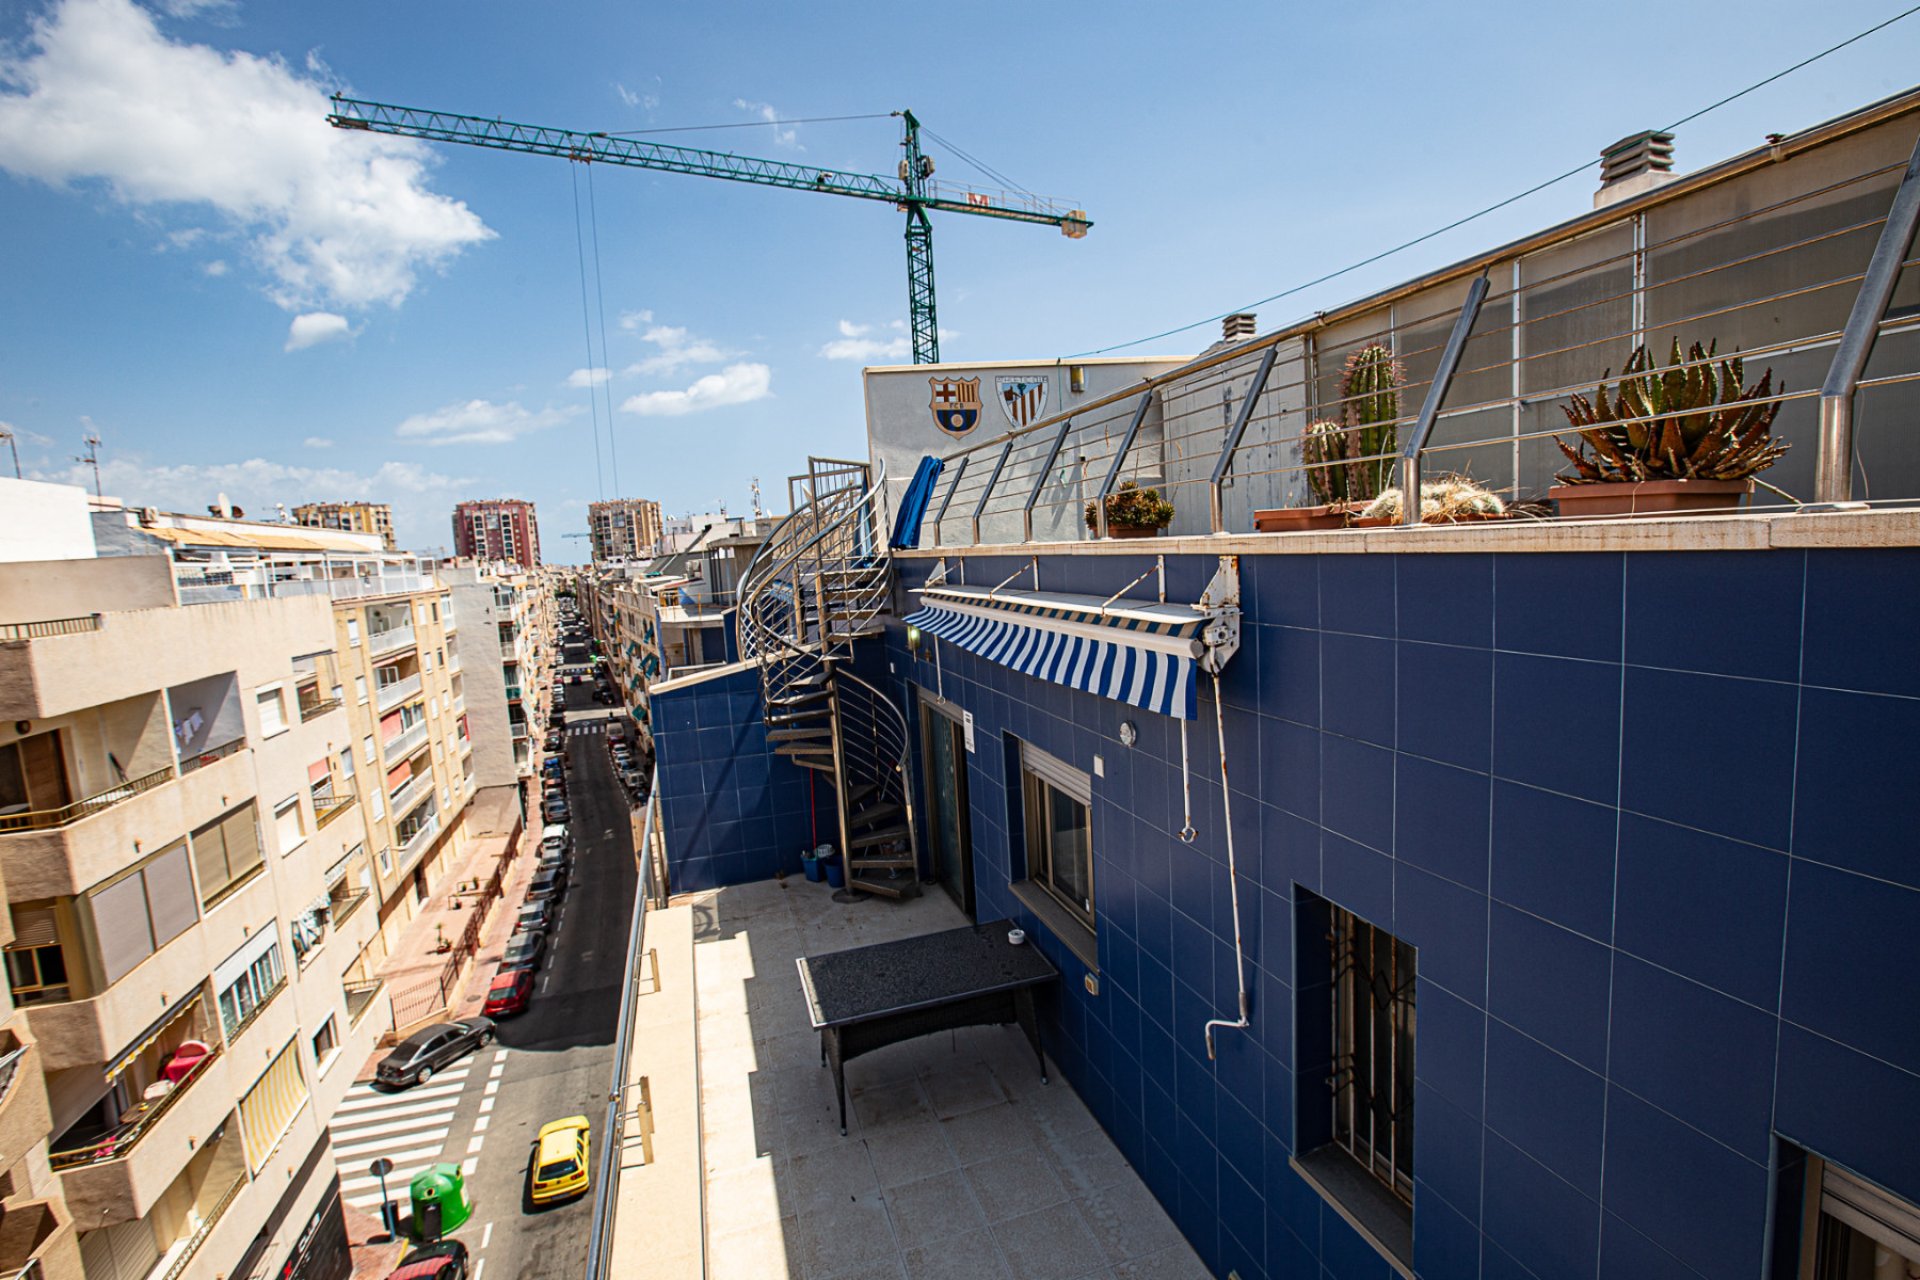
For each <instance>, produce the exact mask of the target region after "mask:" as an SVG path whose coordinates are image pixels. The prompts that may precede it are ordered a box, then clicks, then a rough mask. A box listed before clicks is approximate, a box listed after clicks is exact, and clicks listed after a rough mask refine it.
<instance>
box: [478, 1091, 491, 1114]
mask: <svg viewBox="0 0 1920 1280" xmlns="http://www.w3.org/2000/svg"><path fill="white" fill-rule="evenodd" d="M491 1110H493V1095H492V1094H488V1095H487V1096H486V1097H484V1098H482V1099H480V1114H481V1115H482V1116H485V1115H486V1114H487V1112H489V1111H491Z"/></svg>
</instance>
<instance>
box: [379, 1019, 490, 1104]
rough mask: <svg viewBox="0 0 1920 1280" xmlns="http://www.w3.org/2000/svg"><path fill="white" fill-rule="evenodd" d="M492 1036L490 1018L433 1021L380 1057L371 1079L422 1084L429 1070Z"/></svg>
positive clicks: (399, 1084) (404, 1084)
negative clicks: (430, 1024)
mask: <svg viewBox="0 0 1920 1280" xmlns="http://www.w3.org/2000/svg"><path fill="white" fill-rule="evenodd" d="M492 1039H493V1019H491V1018H462V1019H460V1020H459V1021H458V1022H436V1023H434V1024H433V1025H432V1026H430V1027H425V1028H423V1029H421V1030H419V1031H416V1032H414V1033H413V1034H412V1035H410V1036H408V1037H407V1038H406V1039H405V1040H402V1041H401V1042H400V1043H399V1044H397V1045H395V1046H393V1051H392V1052H391V1053H389V1054H387V1056H386V1057H384V1058H382V1059H380V1065H379V1067H378V1068H377V1069H376V1070H375V1071H374V1079H376V1080H377V1081H379V1082H380V1083H381V1084H387V1085H394V1086H396V1087H399V1088H405V1087H407V1086H409V1085H416V1084H425V1083H426V1082H427V1081H429V1080H431V1079H433V1073H434V1072H436V1071H438V1070H439V1069H440V1068H442V1067H444V1066H446V1065H447V1064H448V1063H451V1062H456V1061H458V1060H459V1059H461V1058H463V1057H465V1056H466V1055H467V1054H469V1053H472V1052H473V1051H474V1050H475V1049H478V1048H480V1047H481V1046H482V1045H485V1044H487V1043H488V1042H489V1041H491V1040H492Z"/></svg>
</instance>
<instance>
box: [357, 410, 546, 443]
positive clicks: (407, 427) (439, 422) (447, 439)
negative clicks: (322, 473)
mask: <svg viewBox="0 0 1920 1280" xmlns="http://www.w3.org/2000/svg"><path fill="white" fill-rule="evenodd" d="M578 412H579V409H578V408H565V409H540V410H537V411H536V410H531V409H526V408H522V407H521V405H520V402H519V401H518V400H509V401H507V402H506V403H505V404H495V403H494V402H493V401H491V400H468V401H466V402H465V403H463V404H449V405H443V406H442V407H440V408H438V409H435V410H434V411H433V412H431V413H416V414H414V415H413V416H412V417H410V418H408V419H407V420H406V421H405V422H402V423H401V424H400V425H399V426H398V427H396V428H395V429H394V434H395V435H397V436H399V437H400V438H401V439H403V440H418V441H420V442H421V443H422V444H434V445H445V444H509V443H511V442H512V441H515V440H518V439H519V438H520V437H521V436H524V435H530V434H532V433H533V432H535V431H545V430H546V429H547V428H549V427H557V426H559V425H560V424H561V423H563V422H565V421H566V420H567V419H569V418H571V417H573V416H574V415H575V414H577V413H578Z"/></svg>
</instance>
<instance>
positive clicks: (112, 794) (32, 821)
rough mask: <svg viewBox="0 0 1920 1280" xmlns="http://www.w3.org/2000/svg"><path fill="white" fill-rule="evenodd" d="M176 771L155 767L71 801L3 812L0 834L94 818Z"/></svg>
mask: <svg viewBox="0 0 1920 1280" xmlns="http://www.w3.org/2000/svg"><path fill="white" fill-rule="evenodd" d="M176 776H177V775H176V774H175V773H174V771H173V769H172V768H170V767H169V768H165V769H155V770H154V771H153V772H152V773H149V774H146V775H144V776H142V777H138V778H132V779H129V780H128V781H126V782H122V783H119V784H117V785H115V786H111V787H108V788H107V789H106V790H105V791H102V792H99V793H98V794H96V795H91V796H88V797H87V798H86V799H84V800H76V801H74V802H73V803H72V804H63V805H61V806H60V807H59V808H58V809H29V810H27V811H26V812H24V813H9V814H4V815H0V834H5V833H7V832H12V831H46V830H49V829H51V828H54V827H64V826H68V825H69V824H71V823H75V822H79V821H80V820H81V819H83V818H91V817H92V816H93V815H94V814H96V813H101V812H103V811H105V810H107V809H111V808H113V806H115V805H116V804H119V803H120V802H121V801H122V800H129V799H131V798H133V797H134V796H137V795H139V794H140V793H141V792H143V791H151V790H153V789H154V788H155V787H159V786H164V785H166V784H167V783H169V782H172V781H173V780H174V778H175V777H176Z"/></svg>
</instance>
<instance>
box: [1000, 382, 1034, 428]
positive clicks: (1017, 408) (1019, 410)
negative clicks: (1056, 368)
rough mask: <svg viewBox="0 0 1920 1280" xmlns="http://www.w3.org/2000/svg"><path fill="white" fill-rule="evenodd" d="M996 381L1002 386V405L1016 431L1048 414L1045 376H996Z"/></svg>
mask: <svg viewBox="0 0 1920 1280" xmlns="http://www.w3.org/2000/svg"><path fill="white" fill-rule="evenodd" d="M994 382H995V383H996V384H997V385H998V386H999V388H1000V407H1001V409H1003V410H1005V411H1006V415H1007V421H1008V422H1010V423H1012V424H1013V429H1014V430H1015V431H1018V430H1020V429H1021V428H1023V427H1030V426H1032V425H1033V424H1034V423H1036V422H1038V421H1040V419H1042V418H1044V417H1046V416H1047V380H1046V379H1045V378H995V379H994Z"/></svg>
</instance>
